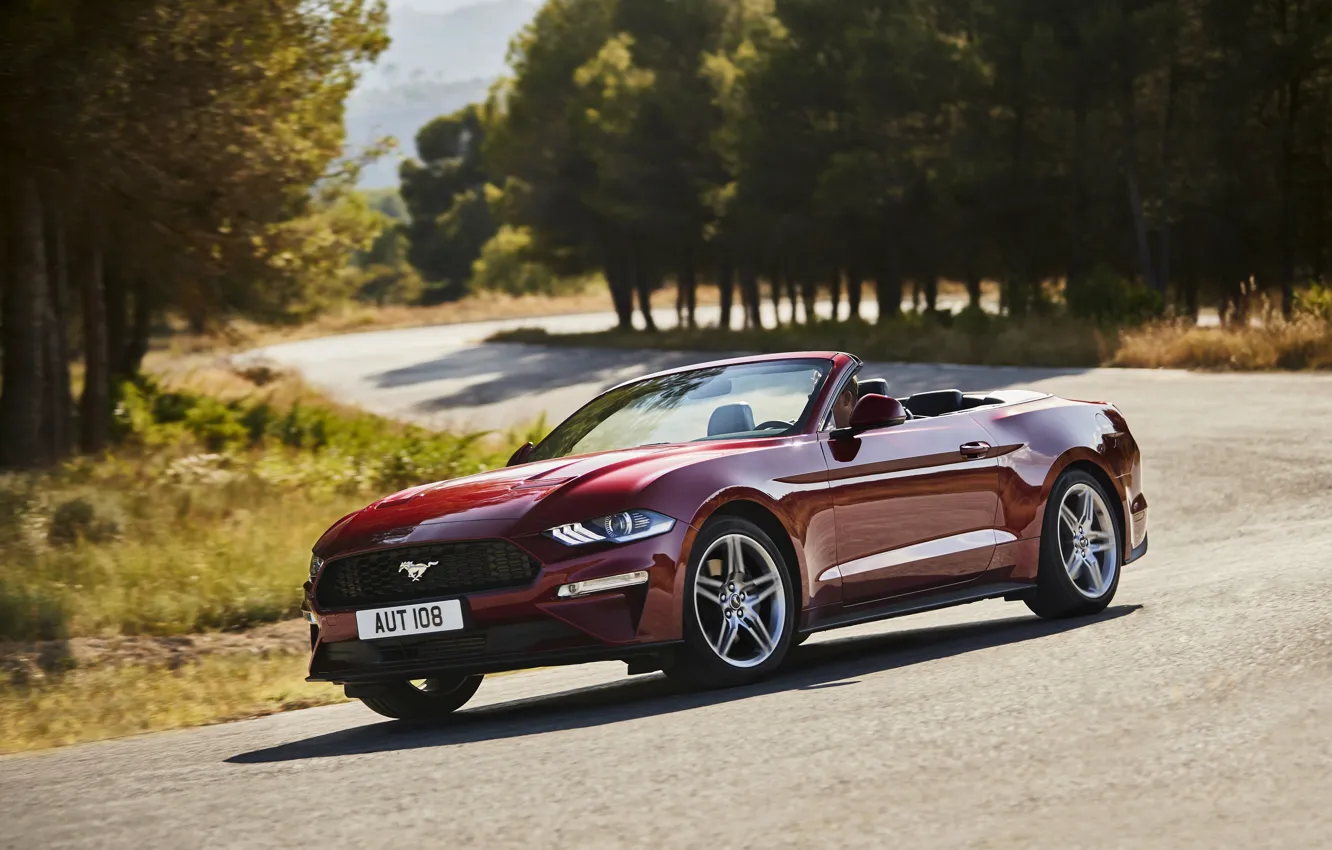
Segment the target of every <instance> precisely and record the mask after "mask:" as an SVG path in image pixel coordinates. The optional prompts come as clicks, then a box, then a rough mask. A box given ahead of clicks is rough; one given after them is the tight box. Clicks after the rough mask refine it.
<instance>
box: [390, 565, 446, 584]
mask: <svg viewBox="0 0 1332 850" xmlns="http://www.w3.org/2000/svg"><path fill="white" fill-rule="evenodd" d="M438 563H439V561H430V562H429V563H426V564H414V563H412V562H411V561H403V562H402V563H401V564H398V572H400V573H406V574H407V575H409V576H411V577H412V581H420V580H421V576H423V575H425V571H426V570H428V569H430V568H431V567H433V566H434V565H435V564H438Z"/></svg>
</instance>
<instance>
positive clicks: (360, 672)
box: [306, 622, 678, 684]
mask: <svg viewBox="0 0 1332 850" xmlns="http://www.w3.org/2000/svg"><path fill="white" fill-rule="evenodd" d="M677 644H678V642H665V643H650V644H628V645H621V646H612V645H607V644H603V643H599V642H596V641H592V640H590V639H588V638H587V636H586V635H585V634H579V633H575V632H574V630H573V629H571V628H569V627H567V626H564V625H563V624H560V623H551V622H545V623H522V624H512V625H508V626H497V627H492V628H489V629H474V630H468V631H461V632H445V633H441V634H434V635H421V636H417V637H410V638H396V639H395V638H389V639H384V640H373V641H363V640H348V641H337V642H334V643H320V644H319V645H318V646H316V647H315V652H314V657H313V658H312V659H311V662H310V675H309V676H308V677H306V681H307V682H333V683H335V684H361V683H374V682H400V681H403V680H405V679H429V678H431V677H433V676H437V675H440V674H446V673H447V674H459V673H462V674H472V673H502V672H505V671H508V670H524V669H528V668H532V667H552V666H556V665H563V664H583V663H586V662H589V661H631V662H633V663H632V664H631V667H633V668H635V669H634V670H632V671H631V672H638V671H645V670H647V669H660V668H661V667H664V666H667V665H668V664H669V663H670V661H671V659H672V657H673V654H674V647H675V646H676V645H677Z"/></svg>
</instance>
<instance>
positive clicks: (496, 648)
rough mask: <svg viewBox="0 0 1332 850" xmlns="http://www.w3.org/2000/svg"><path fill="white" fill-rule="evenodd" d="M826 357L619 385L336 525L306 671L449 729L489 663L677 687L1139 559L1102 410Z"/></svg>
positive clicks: (1122, 450) (1077, 594)
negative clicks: (545, 426)
mask: <svg viewBox="0 0 1332 850" xmlns="http://www.w3.org/2000/svg"><path fill="white" fill-rule="evenodd" d="M861 367H862V364H861V362H860V360H859V359H857V358H856V357H853V356H851V355H848V354H842V353H838V352H804V353H793V354H781V355H769V356H761V357H745V358H738V359H734V360H725V361H720V362H715V363H706V364H702V365H698V366H691V367H688V368H683V369H674V370H671V371H667V372H661V373H658V374H654V375H648V376H647V377H644V378H640V379H637V380H634V381H629V382H628V383H624V384H621V385H619V386H617V387H613V388H612V389H610V390H607V391H606V392H604V393H602V394H601V395H599V396H597V397H596V398H594V399H593V400H592V401H591V402H589V403H588V404H587V405H586V406H584V407H583V408H582V409H580V410H579V411H578V412H576V413H574V414H573V415H572V416H570V417H569V418H568V419H566V420H565V421H564V422H562V423H560V425H559V426H558V427H557V428H555V429H554V430H553V431H552V432H551V433H550V435H549V436H548V437H546V438H545V439H544V440H542V441H541V443H540V444H539V445H537V446H533V445H532V444H530V443H529V444H527V445H525V446H523V447H522V448H521V449H519V450H518V451H517V452H516V453H515V454H514V456H513V458H512V459H511V460H510V462H509V465H508V466H507V467H506V468H504V469H500V470H496V471H493V472H485V473H481V474H479V475H472V476H469V477H466V478H460V479H456V480H453V481H443V482H439V483H435V484H425V485H422V486H419V487H413V488H411V489H409V490H404V491H402V492H401V493H396V494H394V495H392V496H389V497H387V498H385V499H381V500H380V501H378V502H375V503H373V504H371V505H369V506H368V507H366V508H364V509H362V510H360V511H357V512H355V513H353V514H349V515H348V516H345V517H343V518H342V519H340V520H338V521H337V522H336V523H334V525H333V527H332V528H330V529H329V530H328V531H327V532H325V534H324V535H323V537H321V538H320V539H319V541H318V543H316V544H315V547H314V552H313V557H312V558H311V561H310V580H309V582H308V583H307V584H306V585H305V606H306V609H307V611H306V616H307V618H308V619H309V620H310V623H311V628H310V633H311V645H312V648H313V653H312V658H311V661H310V679H311V680H312V681H327V682H335V683H338V684H341V685H344V686H345V688H346V692H347V695H348V696H351V697H357V698H359V699H361V700H363V701H364V702H365V704H366V705H367V706H369V707H370V708H372V709H373V710H375V711H377V712H379V713H380V714H383V715H386V716H388V717H395V718H413V719H425V718H434V717H440V716H443V715H446V714H447V713H449V712H451V711H454V710H455V709H457V708H459V707H460V706H462V705H463V704H464V703H465V702H466V701H467V700H468V699H469V698H470V697H471V696H472V694H473V693H475V691H476V689H477V686H478V685H479V684H480V682H481V678H482V676H483V675H485V674H486V673H493V672H498V671H501V670H513V669H519V668H525V667H538V666H546V665H552V664H573V663H579V662H584V661H592V660H606V659H619V660H623V661H625V662H626V663H627V664H628V667H629V672H630V673H646V672H651V671H656V670H663V671H665V672H666V674H667V675H669V676H672V677H675V678H679V679H681V680H684V681H685V682H687V683H689V684H690V685H692V686H698V687H720V686H727V685H736V684H743V683H746V682H750V681H753V680H755V679H757V678H759V677H762V676H764V675H765V674H768V673H770V672H772V671H773V670H774V669H776V668H777V667H778V665H780V664H781V663H782V660H783V659H784V658H785V657H786V655H787V653H788V652H789V651H790V650H791V648H792V647H794V646H795V645H796V644H798V643H800V642H801V641H802V640H803V639H804V638H805V637H807V636H808V635H809V634H811V633H813V632H817V631H821V630H823V629H832V628H836V627H838V626H845V625H850V624H853V623H864V622H868V621H871V620H879V619H883V618H886V617H895V616H898V615H902V614H910V613H913V612H918V611H926V610H931V609H935V608H943V607H946V606H950V605H958V604H961V603H965V602H974V601H977V600H981V599H991V598H996V597H999V598H1003V599H1008V600H1020V601H1022V602H1024V603H1026V605H1027V606H1028V607H1029V608H1030V609H1031V610H1032V611H1034V612H1035V613H1036V614H1037V615H1039V616H1041V617H1072V616H1084V615H1089V614H1094V613H1097V612H1099V611H1101V610H1102V609H1104V608H1105V607H1106V605H1108V604H1109V603H1110V600H1111V598H1112V597H1113V596H1114V595H1115V590H1116V588H1117V587H1118V585H1119V577H1120V572H1121V568H1122V567H1123V566H1124V565H1125V564H1128V563H1129V562H1131V561H1134V560H1136V559H1137V558H1139V557H1141V556H1142V555H1143V554H1144V553H1145V552H1146V550H1147V500H1146V498H1145V497H1144V495H1143V492H1142V467H1141V462H1140V458H1139V452H1138V446H1137V443H1136V442H1135V441H1134V439H1133V435H1132V434H1130V433H1129V428H1128V425H1127V423H1126V422H1125V421H1124V417H1123V416H1122V415H1121V414H1120V412H1119V410H1118V409H1116V408H1115V406H1114V405H1112V404H1109V403H1106V402H1091V401H1069V400H1066V399H1062V398H1056V397H1054V396H1051V395H1048V394H1046V393H1039V392H1031V391H1026V390H998V391H993V392H985V393H963V392H960V391H958V390H938V391H934V392H925V393H916V394H915V395H912V396H910V397H909V398H903V399H900V400H899V399H894V398H892V397H890V396H889V394H888V386H887V383H886V382H885V381H884V380H883V379H868V378H866V377H863V376H861V375H860V374H859V373H860V371H861Z"/></svg>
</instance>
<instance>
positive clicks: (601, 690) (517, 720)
mask: <svg viewBox="0 0 1332 850" xmlns="http://www.w3.org/2000/svg"><path fill="white" fill-rule="evenodd" d="M1141 607H1142V606H1141V605H1117V606H1114V607H1111V608H1108V609H1106V610H1105V611H1104V612H1102V613H1101V614H1099V615H1097V616H1094V617H1087V618H1083V619H1075V620H1058V621H1046V620H1039V619H1036V618H1034V617H1011V618H1007V619H1002V620H987V621H983V622H977V623H964V624H960V625H948V626H935V627H932V628H925V629H913V630H908V631H898V632H890V633H886V634H875V635H863V636H853V637H846V638H840V639H838V640H832V641H825V642H820V643H816V644H812V645H806V646H801V647H798V648H797V649H795V650H794V651H793V652H792V653H791V656H790V657H789V658H788V660H787V663H786V665H785V666H784V667H783V668H782V670H781V671H780V672H779V673H778V674H777V675H776V676H774V677H772V678H770V679H767V680H765V681H763V682H760V683H758V684H755V685H750V686H747V687H740V688H731V689H727V690H719V691H703V692H699V691H686V690H683V689H681V688H680V687H679V686H677V685H676V684H675V683H673V682H671V681H670V680H668V679H666V678H665V677H664V676H662V675H660V674H658V675H653V676H648V677H635V678H631V679H626V680H624V681H621V682H613V683H609V684H605V685H596V686H591V687H585V688H578V689H576V690H570V691H562V692H559V693H554V694H549V695H543V696H538V697H528V698H524V699H517V700H512V701H509V702H503V703H497V704H494V705H488V706H485V707H482V708H475V709H472V710H469V711H461V712H458V713H457V714H454V715H452V716H451V717H450V718H449V720H448V721H447V723H446V724H442V725H441V724H430V725H423V724H414V723H406V722H401V721H385V722H382V723H371V724H367V725H364V726H357V727H355V728H353V729H345V730H342V731H339V732H331V733H328V734H325V735H317V736H315V737H313V738H307V739H305V740H301V741H293V742H291V743H288V744H281V745H279V746H276V747H266V748H264V749H259V750H252V751H250V752H245V753H239V754H237V755H234V756H232V757H230V758H228V759H227V762H229V763H231V764H264V763H269V762H283V761H296V760H300V759H309V758H327V757H331V756H346V755H362V754H366V753H378V752H387V751H393V750H411V749H418V748H422V747H447V746H453V745H456V744H466V743H472V742H475V741H486V740H496V739H502V738H513V737H521V736H524V735H534V734H539V733H541V732H555V731H561V730H566V729H582V728H589V727H594V726H605V725H609V724H613V723H619V722H622V721H626V720H635V719H638V718H642V717H647V716H652V715H660V714H669V713H671V712H676V711H689V710H691V709H695V708H700V707H703V706H708V705H715V704H719V703H724V702H730V701H733V700H740V699H747V698H749V697H754V696H760V695H763V694H770V693H776V692H779V691H793V690H818V689H822V688H826V687H847V686H854V685H855V684H858V683H856V682H846V681H844V680H847V679H854V678H855V677H857V676H862V675H866V674H870V673H880V672H883V671H885V670H893V669H896V668H899V667H907V666H910V665H913V664H922V663H925V662H928V661H936V660H938V659H941V658H949V657H952V656H956V655H962V654H964V653H967V652H972V651H974V650H978V649H988V648H991V647H996V646H1003V645H1005V644H1011V643H1019V642H1022V641H1028V640H1036V639H1039V638H1043V637H1049V636H1050V635H1055V634H1059V633H1060V632H1066V631H1069V630H1072V629H1083V628H1092V627H1095V626H1096V625H1097V624H1099V623H1104V622H1107V621H1109V620H1115V619H1118V618H1120V617H1124V616H1127V615H1129V614H1132V613H1133V612H1134V611H1137V610H1138V609H1139V608H1141Z"/></svg>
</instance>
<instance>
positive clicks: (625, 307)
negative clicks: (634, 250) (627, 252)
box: [605, 239, 634, 331]
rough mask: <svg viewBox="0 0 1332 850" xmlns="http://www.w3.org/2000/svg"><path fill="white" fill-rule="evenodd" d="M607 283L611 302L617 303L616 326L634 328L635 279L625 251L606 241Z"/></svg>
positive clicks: (620, 328) (621, 328)
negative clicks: (628, 267)
mask: <svg viewBox="0 0 1332 850" xmlns="http://www.w3.org/2000/svg"><path fill="white" fill-rule="evenodd" d="M605 257H606V285H607V286H608V287H610V294H611V303H612V304H614V305H615V318H616V327H617V328H618V329H619V330H621V331H631V330H633V329H634V293H633V281H632V279H631V278H630V277H629V274H628V269H627V267H626V265H627V264H626V262H625V256H624V251H623V250H622V249H620V248H618V247H616V246H614V245H613V243H612V240H609V239H608V240H606V242H605Z"/></svg>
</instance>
